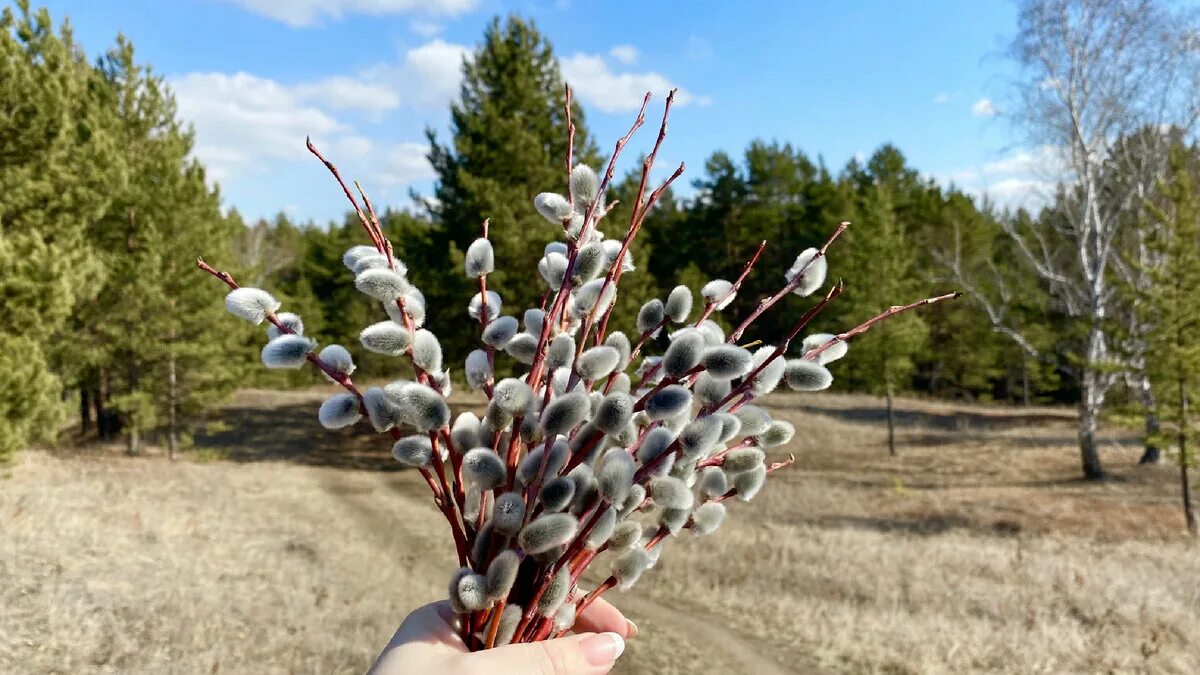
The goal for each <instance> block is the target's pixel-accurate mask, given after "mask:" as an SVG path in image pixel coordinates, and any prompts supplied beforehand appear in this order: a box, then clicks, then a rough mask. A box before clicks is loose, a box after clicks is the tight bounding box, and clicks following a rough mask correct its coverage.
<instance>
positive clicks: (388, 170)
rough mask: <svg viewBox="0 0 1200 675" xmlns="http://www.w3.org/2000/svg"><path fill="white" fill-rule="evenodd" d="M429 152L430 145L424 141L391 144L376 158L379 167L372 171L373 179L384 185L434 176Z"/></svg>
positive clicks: (405, 182)
mask: <svg viewBox="0 0 1200 675" xmlns="http://www.w3.org/2000/svg"><path fill="white" fill-rule="evenodd" d="M428 153H429V146H428V145H426V144H424V143H398V144H396V145H393V146H390V147H388V148H386V149H384V151H383V152H381V153H380V154H379V156H378V157H377V158H376V166H377V168H376V169H375V171H374V172H373V173H372V180H374V181H375V182H377V183H379V184H380V185H383V186H391V185H408V184H409V183H412V182H414V181H419V180H424V179H427V178H432V177H433V175H434V174H433V167H432V166H430V165H429V160H428V159H427V157H426V156H427V155H428Z"/></svg>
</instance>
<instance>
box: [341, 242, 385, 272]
mask: <svg viewBox="0 0 1200 675" xmlns="http://www.w3.org/2000/svg"><path fill="white" fill-rule="evenodd" d="M373 255H379V249H377V248H375V247H374V246H367V245H365V244H358V245H355V246H351V247H350V248H348V249H346V252H345V253H343V254H342V264H343V265H345V266H346V269H348V270H350V271H351V272H353V271H354V267H355V266H356V265H357V264H358V261H359V260H361V259H363V258H365V257H367V256H373Z"/></svg>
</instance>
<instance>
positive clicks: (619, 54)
mask: <svg viewBox="0 0 1200 675" xmlns="http://www.w3.org/2000/svg"><path fill="white" fill-rule="evenodd" d="M608 55H609V56H611V57H613V59H615V60H616V61H617V63H620V64H622V65H626V66H629V65H633V64H634V63H636V62H637V60H638V50H637V47H634V46H633V45H617V46H615V47H613V48H612V49H610V50H608Z"/></svg>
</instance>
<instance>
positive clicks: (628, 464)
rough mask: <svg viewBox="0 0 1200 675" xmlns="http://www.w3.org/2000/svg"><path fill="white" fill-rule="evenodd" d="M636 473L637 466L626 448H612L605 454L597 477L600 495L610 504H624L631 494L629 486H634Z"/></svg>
mask: <svg viewBox="0 0 1200 675" xmlns="http://www.w3.org/2000/svg"><path fill="white" fill-rule="evenodd" d="M635 471H637V466H636V465H635V464H634V463H633V457H632V456H631V455H630V454H629V452H628V451H627V450H625V448H610V449H609V450H608V452H606V453H605V454H604V459H603V460H602V462H601V464H600V471H599V473H598V474H597V475H596V479H597V481H598V483H599V489H600V494H601V495H602V496H603V497H604V499H605V500H606V501H608V502H609V503H610V504H619V503H621V502H623V501H624V500H625V497H626V496H627V495H628V494H629V486H631V485H633V474H634V472H635Z"/></svg>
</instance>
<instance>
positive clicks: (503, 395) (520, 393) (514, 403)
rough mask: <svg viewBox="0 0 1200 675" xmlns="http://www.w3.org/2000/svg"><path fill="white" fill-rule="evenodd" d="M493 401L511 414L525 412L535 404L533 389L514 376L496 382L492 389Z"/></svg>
mask: <svg viewBox="0 0 1200 675" xmlns="http://www.w3.org/2000/svg"><path fill="white" fill-rule="evenodd" d="M492 403H493V404H495V405H496V406H498V407H500V408H502V409H503V410H504V411H505V412H507V413H508V414H510V415H518V414H521V413H524V412H525V411H526V410H528V409H529V407H530V406H531V405H532V404H533V390H532V389H530V388H529V385H528V384H525V383H524V382H522V381H521V380H518V379H516V378H514V377H509V378H505V379H503V380H500V381H499V382H497V383H496V387H495V389H494V390H493V391H492Z"/></svg>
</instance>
